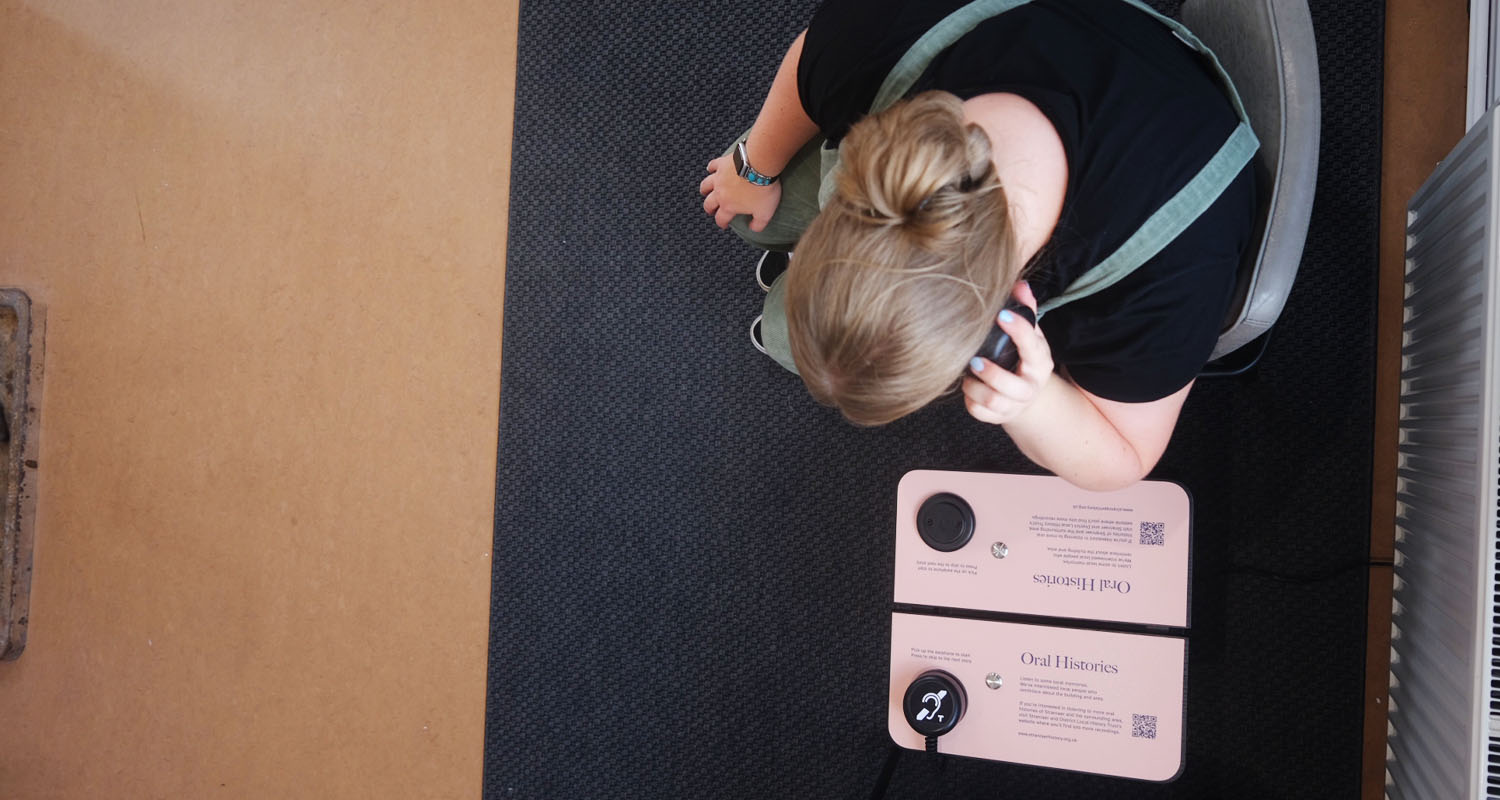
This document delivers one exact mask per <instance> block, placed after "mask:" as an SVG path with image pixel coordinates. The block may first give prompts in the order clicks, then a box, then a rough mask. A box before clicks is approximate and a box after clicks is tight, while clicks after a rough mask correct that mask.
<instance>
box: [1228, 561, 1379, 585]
mask: <svg viewBox="0 0 1500 800" xmlns="http://www.w3.org/2000/svg"><path fill="white" fill-rule="evenodd" d="M1389 566H1390V564H1387V563H1383V562H1380V561H1371V560H1369V559H1368V558H1361V559H1356V560H1354V561H1345V562H1342V563H1339V564H1335V565H1333V566H1331V567H1327V568H1325V569H1321V570H1317V571H1315V572H1284V571H1281V570H1274V569H1267V568H1265V567H1256V566H1251V565H1249V564H1234V565H1232V566H1229V567H1226V568H1224V569H1222V570H1218V571H1217V573H1216V574H1218V575H1255V576H1258V577H1262V578H1270V579H1272V580H1276V581H1281V582H1282V583H1294V584H1307V583H1317V582H1319V581H1326V580H1328V579H1329V578H1334V577H1337V576H1339V575H1342V574H1344V573H1345V572H1348V571H1350V570H1353V569H1369V568H1371V567H1389Z"/></svg>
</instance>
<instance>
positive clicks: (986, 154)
mask: <svg viewBox="0 0 1500 800" xmlns="http://www.w3.org/2000/svg"><path fill="white" fill-rule="evenodd" d="M993 174H994V166H993V164H992V163H991V161H990V141H989V137H988V136H986V135H985V133H984V131H983V130H982V129H980V127H979V126H978V125H974V124H972V123H970V122H968V121H967V120H965V119H964V115H963V102H962V101H960V100H959V99H958V98H957V97H955V96H954V95H952V94H949V93H947V92H925V93H923V94H920V95H917V96H916V97H913V98H911V99H910V100H906V101H903V102H901V103H898V104H896V105H894V106H892V107H891V108H890V109H887V110H886V111H884V112H882V113H879V114H873V115H871V116H869V117H866V118H865V119H863V120H860V121H859V122H858V123H857V124H856V125H855V126H854V127H853V128H851V129H850V131H849V134H848V135H847V136H846V137H845V139H844V144H843V147H842V152H841V154H840V176H839V179H838V186H837V193H836V196H837V197H839V198H840V199H841V200H842V202H844V203H845V204H847V206H848V207H849V208H850V209H852V210H857V212H858V213H860V214H861V215H862V216H864V217H866V218H868V219H870V220H873V221H875V222H877V223H879V224H886V225H912V226H918V227H923V228H926V227H928V226H933V228H934V232H936V231H937V230H940V229H942V228H944V227H946V226H945V224H944V222H945V220H951V219H952V218H953V217H954V216H955V215H956V213H957V212H959V210H960V209H959V208H958V207H959V206H961V205H962V204H963V203H965V197H964V196H965V195H966V194H968V193H969V192H972V191H975V190H977V189H981V188H983V187H984V186H985V185H986V184H987V183H989V184H993V183H994V181H993V180H991V178H992V176H993Z"/></svg>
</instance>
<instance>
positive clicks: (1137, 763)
mask: <svg viewBox="0 0 1500 800" xmlns="http://www.w3.org/2000/svg"><path fill="white" fill-rule="evenodd" d="M1186 659H1187V651H1186V644H1185V642H1184V641H1183V640H1182V639H1181V638H1177V637H1171V636H1153V635H1144V634H1132V633H1117V632H1105V631H1091V630H1080V629H1076V628H1059V627H1052V626H1043V625H1029V624H1019V623H1009V622H996V621H989V620H972V619H957V618H952V617H937V616H928V615H921V614H905V613H896V614H892V615H891V678H890V703H889V730H890V735H891V738H892V739H893V740H894V741H895V742H896V743H897V744H898V745H901V746H902V747H906V748H909V749H913V750H921V749H923V747H924V744H925V743H924V739H923V737H922V736H921V735H919V734H918V733H917V732H916V731H914V730H913V729H912V727H911V725H910V724H908V722H907V720H906V718H905V717H904V716H903V713H902V699H903V695H904V693H905V692H906V690H907V687H908V686H910V685H911V684H912V682H913V681H914V680H916V679H917V678H918V676H920V675H922V674H923V673H924V672H925V671H927V670H931V669H941V670H943V671H945V672H947V673H948V674H950V675H951V676H952V677H953V678H955V679H957V680H958V681H959V682H961V684H962V687H963V691H964V693H965V695H966V697H967V700H966V710H965V712H964V714H963V716H962V717H961V718H960V719H959V721H958V723H957V724H956V725H955V726H954V727H953V729H952V730H951V731H950V732H948V733H946V734H944V735H942V736H941V737H940V738H939V739H938V740H937V741H938V744H937V748H938V752H941V753H948V754H952V755H962V756H972V757H975V758H984V759H990V760H996V761H1010V762H1015V763H1021V764H1033V765H1037V766H1044V767H1054V768H1058V769H1066V770H1074V771H1080V772H1091V773H1097V774H1103V775H1113V776H1119V777H1125V778H1136V779H1141V780H1148V781H1169V780H1172V779H1173V778H1175V777H1176V776H1177V775H1178V773H1179V772H1180V770H1181V768H1182V753H1183V728H1182V721H1183V701H1184V694H1183V692H1184V685H1185V682H1184V669H1185V667H1186Z"/></svg>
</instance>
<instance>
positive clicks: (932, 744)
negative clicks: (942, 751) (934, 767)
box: [927, 736, 937, 753]
mask: <svg viewBox="0 0 1500 800" xmlns="http://www.w3.org/2000/svg"><path fill="white" fill-rule="evenodd" d="M927 752H929V753H936V752H937V737H936V736H929V737H927Z"/></svg>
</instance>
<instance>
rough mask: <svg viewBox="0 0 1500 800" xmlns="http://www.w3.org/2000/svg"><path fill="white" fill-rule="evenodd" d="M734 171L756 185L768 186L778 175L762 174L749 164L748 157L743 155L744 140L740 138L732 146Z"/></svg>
mask: <svg viewBox="0 0 1500 800" xmlns="http://www.w3.org/2000/svg"><path fill="white" fill-rule="evenodd" d="M734 171H735V172H736V173H738V174H739V176H740V177H741V178H744V179H745V180H747V181H749V182H751V183H753V184H755V185H756V186H770V185H771V184H773V183H775V182H776V179H777V178H778V177H780V176H779V175H762V174H760V173H759V172H756V171H755V168H754V167H751V166H750V157H749V156H748V155H745V140H744V139H741V140H740V141H739V142H737V143H736V144H735V146H734Z"/></svg>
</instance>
